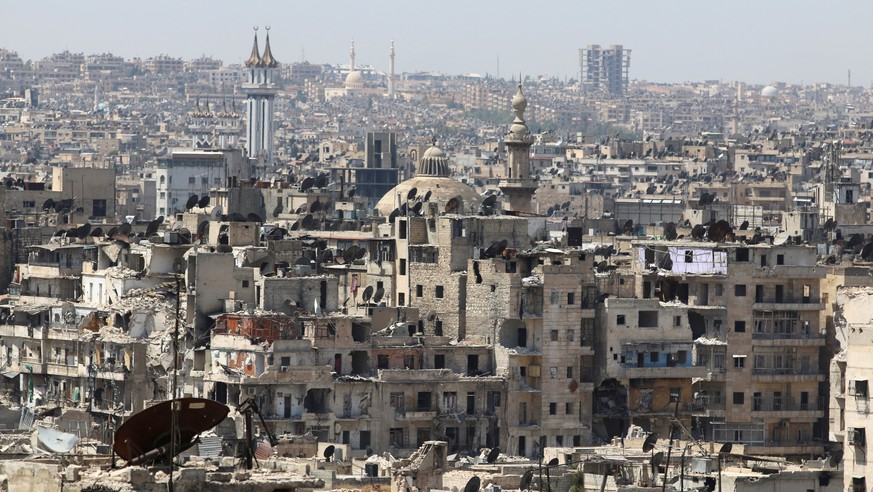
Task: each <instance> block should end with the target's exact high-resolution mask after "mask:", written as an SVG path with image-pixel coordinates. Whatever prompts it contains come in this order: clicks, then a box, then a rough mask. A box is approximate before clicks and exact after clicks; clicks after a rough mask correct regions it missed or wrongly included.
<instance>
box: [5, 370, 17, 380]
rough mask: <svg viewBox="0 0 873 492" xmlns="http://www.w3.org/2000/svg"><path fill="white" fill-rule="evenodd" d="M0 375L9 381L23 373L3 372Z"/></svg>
mask: <svg viewBox="0 0 873 492" xmlns="http://www.w3.org/2000/svg"><path fill="white" fill-rule="evenodd" d="M0 374H2V375H3V376H4V377H7V378H9V379H15V378H17V377H18V375H19V374H21V372H19V371H3V372H0Z"/></svg>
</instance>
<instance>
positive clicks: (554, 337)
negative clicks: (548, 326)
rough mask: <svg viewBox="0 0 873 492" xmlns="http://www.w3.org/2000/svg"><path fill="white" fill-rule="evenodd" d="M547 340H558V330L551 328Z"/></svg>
mask: <svg viewBox="0 0 873 492" xmlns="http://www.w3.org/2000/svg"><path fill="white" fill-rule="evenodd" d="M549 340H551V341H553V342H557V341H558V330H551V331H550V332H549Z"/></svg>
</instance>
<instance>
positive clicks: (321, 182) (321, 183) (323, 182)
mask: <svg viewBox="0 0 873 492" xmlns="http://www.w3.org/2000/svg"><path fill="white" fill-rule="evenodd" d="M313 186H315V187H316V188H324V187H325V186H327V173H321V174H319V175H318V177H316V178H315V181H314V182H313Z"/></svg>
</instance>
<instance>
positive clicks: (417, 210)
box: [412, 202, 422, 215]
mask: <svg viewBox="0 0 873 492" xmlns="http://www.w3.org/2000/svg"><path fill="white" fill-rule="evenodd" d="M421 207H422V205H421V202H415V205H413V206H412V212H413V213H414V214H415V215H418V214H419V213H421Z"/></svg>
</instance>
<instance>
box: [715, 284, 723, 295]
mask: <svg viewBox="0 0 873 492" xmlns="http://www.w3.org/2000/svg"><path fill="white" fill-rule="evenodd" d="M723 295H724V286H723V285H721V284H715V296H716V297H721V296H723Z"/></svg>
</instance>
